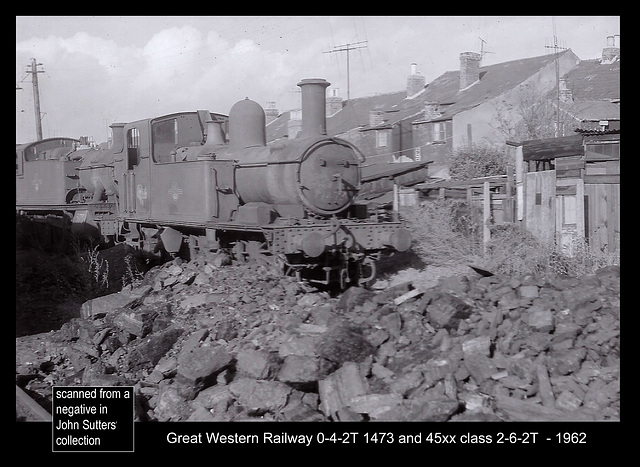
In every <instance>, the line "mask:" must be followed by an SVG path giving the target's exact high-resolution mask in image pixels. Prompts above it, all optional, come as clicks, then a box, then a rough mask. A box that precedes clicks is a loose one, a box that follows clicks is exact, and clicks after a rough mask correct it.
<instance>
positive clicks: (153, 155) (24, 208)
mask: <svg viewBox="0 0 640 467" xmlns="http://www.w3.org/2000/svg"><path fill="white" fill-rule="evenodd" d="M298 86H300V88H301V90H302V129H301V132H300V134H299V135H298V136H297V137H296V138H294V139H287V140H283V141H279V142H274V143H271V144H267V143H266V128H265V112H264V110H263V109H262V107H261V106H260V105H259V104H257V103H256V102H254V101H252V100H249V99H248V98H247V99H245V100H242V101H239V102H237V103H236V104H234V105H233V107H232V108H231V110H230V111H229V115H228V117H227V116H226V115H223V114H217V113H211V112H209V111H206V110H198V111H195V112H181V113H174V114H170V115H165V116H162V117H158V118H152V119H145V120H140V121H135V122H131V123H126V124H123V123H114V124H112V125H111V129H112V147H111V148H109V149H95V148H82V147H80V146H79V145H78V143H79V141H78V140H74V139H71V138H50V139H47V140H41V141H37V142H35V143H30V144H25V145H21V146H17V147H16V209H17V211H19V212H20V213H21V214H24V215H26V216H30V217H31V218H34V219H39V220H40V221H42V222H46V223H48V224H52V223H54V224H56V223H57V225H58V226H59V227H61V228H64V227H65V225H68V226H70V228H71V231H72V232H74V233H75V234H76V235H78V236H87V235H89V236H91V235H93V236H97V237H99V238H101V239H102V240H105V241H110V242H115V243H121V242H126V243H127V244H129V245H132V246H134V247H135V248H138V249H141V250H144V251H147V252H156V253H157V252H158V251H159V250H160V251H166V252H168V253H169V254H171V255H176V254H180V253H181V252H183V251H186V252H187V253H188V254H191V255H194V254H196V253H197V252H198V251H201V250H203V249H205V250H207V251H215V250H219V249H227V250H228V251H230V252H232V253H233V255H234V257H235V258H236V259H238V260H240V261H242V260H245V259H247V258H248V257H253V258H265V257H270V258H271V259H272V260H275V261H276V262H278V263H279V264H280V266H281V267H282V268H283V270H284V272H285V273H286V274H289V275H295V276H296V277H297V278H298V279H300V280H307V281H310V282H315V283H319V284H325V285H330V284H337V285H339V286H340V287H341V288H346V287H348V286H349V285H353V284H356V283H357V284H360V285H364V284H367V283H369V282H370V281H372V280H373V279H374V278H375V275H376V267H375V265H376V262H377V261H378V260H379V259H380V257H381V255H382V254H384V253H388V252H393V251H400V252H401V251H406V250H408V249H409V248H410V246H411V237H410V234H409V232H408V230H407V229H406V228H405V227H404V226H403V224H402V223H401V222H399V221H396V220H393V219H383V218H380V217H379V214H378V213H375V212H374V213H370V212H368V210H367V206H366V205H364V204H359V203H357V202H356V200H355V198H356V195H357V194H358V190H359V187H360V166H361V163H362V161H363V160H364V156H363V155H362V153H361V152H360V151H359V150H358V148H356V147H355V146H354V145H353V144H351V143H350V142H348V141H346V140H343V139H340V138H333V137H328V136H327V132H326V119H325V89H326V87H327V86H329V83H328V82H327V81H325V80H324V79H304V80H302V81H301V82H300V83H298Z"/></svg>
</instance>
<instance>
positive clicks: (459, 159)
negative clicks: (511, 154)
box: [449, 144, 508, 180]
mask: <svg viewBox="0 0 640 467" xmlns="http://www.w3.org/2000/svg"><path fill="white" fill-rule="evenodd" d="M507 165H508V158H507V155H506V153H505V151H502V150H500V149H498V148H495V147H493V146H489V145H482V144H470V145H468V146H465V147H462V148H460V149H457V150H456V151H455V152H454V153H453V155H452V156H451V161H450V164H449V173H450V175H451V179H452V180H469V179H472V178H478V177H490V176H493V175H505V174H506V173H507Z"/></svg>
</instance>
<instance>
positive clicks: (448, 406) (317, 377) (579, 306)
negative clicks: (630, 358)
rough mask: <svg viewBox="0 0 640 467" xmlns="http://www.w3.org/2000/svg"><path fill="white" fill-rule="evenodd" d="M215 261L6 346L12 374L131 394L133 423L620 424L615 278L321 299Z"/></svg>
mask: <svg viewBox="0 0 640 467" xmlns="http://www.w3.org/2000/svg"><path fill="white" fill-rule="evenodd" d="M227 262H228V261H227V260H226V258H224V257H221V256H220V255H210V256H207V257H198V258H196V259H195V260H193V261H191V262H182V261H181V260H179V259H176V260H174V261H173V262H170V263H167V264H165V265H163V266H160V267H156V268H154V269H152V270H151V271H150V272H149V273H148V274H147V275H146V277H145V279H144V281H143V282H142V283H141V284H139V285H138V286H136V287H135V288H132V289H128V290H123V291H122V292H119V293H117V294H112V295H107V296H105V297H100V298H97V299H94V300H91V301H89V302H86V303H85V304H84V305H83V307H82V317H81V318H75V319H73V320H71V321H70V322H68V323H66V324H65V325H64V326H63V327H62V328H61V329H60V330H59V331H56V332H51V333H48V334H47V338H46V339H42V341H41V343H40V346H39V347H38V348H37V349H36V350H34V351H32V352H16V368H17V370H16V371H17V375H16V380H17V384H18V385H19V386H22V387H24V388H25V389H26V390H28V391H30V392H31V393H32V394H38V395H40V396H41V397H43V398H45V399H46V398H48V397H50V393H51V387H52V386H53V385H86V386H103V385H107V386H108V385H133V386H135V390H136V394H137V404H136V406H137V407H136V412H137V414H136V415H137V420H139V421H185V420H191V421H193V420H197V421H239V420H257V419H259V420H274V421H338V420H348V421H367V420H393V421H418V420H420V421H457V420H496V421H497V420H505V421H511V420H543V421H547V420H549V421H555V420H619V418H620V355H619V354H620V326H619V323H620V271H619V268H618V267H616V266H613V267H607V268H604V269H601V270H598V271H597V272H596V273H595V274H591V275H585V276H580V277H566V276H553V277H545V278H543V277H537V276H522V277H508V276H500V275H491V276H487V277H483V276H481V275H479V274H476V273H474V272H473V271H471V270H470V274H469V275H468V276H452V277H446V278H441V279H440V280H439V282H438V285H437V286H435V287H432V288H429V289H424V290H423V289H420V288H415V287H414V285H413V284H412V283H411V282H406V283H402V284H396V285H394V284H388V287H385V288H384V289H381V290H367V289H363V288H359V287H352V288H350V289H348V290H347V291H346V292H345V293H344V294H342V295H341V296H340V297H339V298H331V297H330V296H329V295H328V294H327V293H324V292H318V291H317V290H315V289H312V288H310V287H308V286H305V285H304V284H300V283H298V282H296V281H295V280H294V279H293V278H282V277H280V276H279V275H277V273H275V272H274V271H271V270H270V269H269V268H268V267H266V266H264V265H252V264H235V265H225V263H227Z"/></svg>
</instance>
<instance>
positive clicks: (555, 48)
mask: <svg viewBox="0 0 640 467" xmlns="http://www.w3.org/2000/svg"><path fill="white" fill-rule="evenodd" d="M551 24H552V26H553V45H552V46H548V45H545V48H547V49H553V53H554V54H555V57H554V61H555V64H556V90H557V95H556V131H555V134H556V137H558V136H559V135H560V62H559V61H558V50H565V49H566V47H560V46H559V45H558V36H557V34H556V18H555V16H552V17H551Z"/></svg>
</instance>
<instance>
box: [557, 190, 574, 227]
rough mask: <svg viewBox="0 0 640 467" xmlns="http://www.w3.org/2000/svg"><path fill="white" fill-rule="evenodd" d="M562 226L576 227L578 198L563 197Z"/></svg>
mask: <svg viewBox="0 0 640 467" xmlns="http://www.w3.org/2000/svg"><path fill="white" fill-rule="evenodd" d="M560 198H561V199H562V225H575V224H576V223H577V222H578V220H577V202H578V198H577V196H561V197H560Z"/></svg>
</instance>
